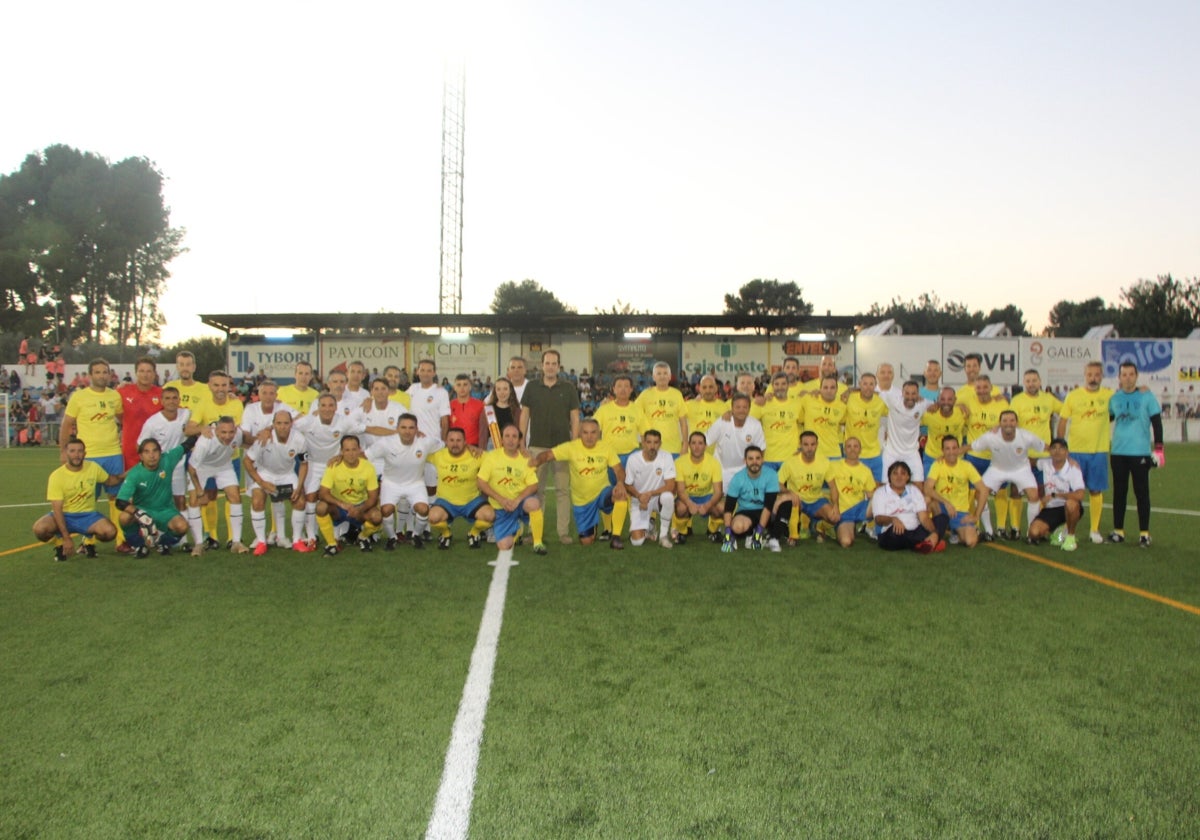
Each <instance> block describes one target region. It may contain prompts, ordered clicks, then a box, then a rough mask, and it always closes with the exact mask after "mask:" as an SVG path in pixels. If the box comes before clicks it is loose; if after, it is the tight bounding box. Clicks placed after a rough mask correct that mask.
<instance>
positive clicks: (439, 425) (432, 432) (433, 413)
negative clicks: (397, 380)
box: [408, 359, 450, 502]
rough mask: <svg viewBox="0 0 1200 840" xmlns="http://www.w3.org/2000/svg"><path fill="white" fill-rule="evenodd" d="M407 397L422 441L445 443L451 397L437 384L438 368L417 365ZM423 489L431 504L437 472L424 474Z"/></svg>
mask: <svg viewBox="0 0 1200 840" xmlns="http://www.w3.org/2000/svg"><path fill="white" fill-rule="evenodd" d="M408 397H409V399H411V400H412V413H413V414H415V415H416V417H417V428H418V429H419V430H420V431H421V432H422V433H423V434H424V435H425V437H429V438H437V439H438V440H445V439H446V432H447V431H449V429H450V395H449V394H448V393H447V392H446V389H445V388H443V387H442V386H441V385H439V384H438V381H437V365H435V364H434V363H433V362H432V361H431V360H429V359H424V360H422V361H421V362H418V363H417V381H416V382H414V383H413V384H412V385H411V386H410V387H409V389H408ZM425 487H426V489H427V490H428V491H429V501H430V502H432V501H433V499H434V496H435V495H436V494H437V468H435V467H433V466H429V468H428V469H427V470H426V472H425Z"/></svg>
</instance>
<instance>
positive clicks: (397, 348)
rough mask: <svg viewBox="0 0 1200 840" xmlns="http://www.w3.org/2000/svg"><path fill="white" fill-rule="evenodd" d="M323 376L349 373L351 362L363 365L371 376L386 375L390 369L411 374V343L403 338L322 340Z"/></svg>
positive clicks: (368, 337)
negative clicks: (409, 351) (374, 372)
mask: <svg viewBox="0 0 1200 840" xmlns="http://www.w3.org/2000/svg"><path fill="white" fill-rule="evenodd" d="M320 358H321V364H320V365H319V368H320V372H321V376H322V377H325V376H328V375H329V374H330V373H331V372H333V371H335V370H340V371H345V370H346V365H348V364H349V363H350V362H362V363H363V364H364V365H366V366H367V371H368V373H370V372H373V371H379V372H380V373H382V372H383V369H384V368H385V367H387V366H388V365H396V366H397V367H399V368H400V369H401V370H405V369H407V370H408V371H409V372H410V373H411V372H412V369H413V364H415V360H414V361H413V363H411V364H410V363H409V357H408V347H407V342H406V341H405V339H404V337H403V336H395V337H391V336H346V337H338V338H322V339H321V357H320Z"/></svg>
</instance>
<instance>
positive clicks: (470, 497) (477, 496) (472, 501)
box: [426, 427, 496, 550]
mask: <svg viewBox="0 0 1200 840" xmlns="http://www.w3.org/2000/svg"><path fill="white" fill-rule="evenodd" d="M426 461H427V462H428V463H430V464H433V466H434V467H435V468H437V475H438V485H437V486H438V491H437V497H436V498H435V499H434V500H433V504H432V505H430V506H429V527H430V528H431V529H432V530H433V532H434V533H435V534H437V536H438V548H439V549H442V550H446V549H449V548H450V523H451V522H453V521H454V520H455V519H466V520H469V521H470V522H472V523H473V524H472V525H471V530H469V531H468V532H467V548H479V546H480V545H482V544H483V534H484V532H485V531H487V529H488V528H490V527H491V525H492V522H494V521H495V519H496V514H495V512H494V510H493V508H492V506H491V505H489V504H488V503H487V499H486V498H485V497H484V496H483V494H482V493H480V492H479V484H478V482H477V480H476V479H478V477H479V467H480V465H481V463H482V459H481V457H480V456H479V454H478V453H475V452H472V451H471V450H469V449H468V448H467V436H466V432H464V431H463V430H462V429H460V428H458V427H455V428H452V429H448V430H447V431H446V446H445V448H443V449H439V450H438V451H437V452H434V453H433V454H432V455H430V456H429V457H428V458H426Z"/></svg>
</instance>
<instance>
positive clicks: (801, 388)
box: [784, 356, 850, 397]
mask: <svg viewBox="0 0 1200 840" xmlns="http://www.w3.org/2000/svg"><path fill="white" fill-rule="evenodd" d="M818 369H819V371H820V372H819V373H818V375H817V377H816V378H815V379H810V380H808V381H807V382H801V381H800V380H799V378H797V379H796V381H795V382H793V383H792V384H791V385H790V386H788V394H789V395H791V396H793V397H795V396H799V395H801V394H806V393H810V392H816V391H820V390H821V383H822V382H823V381H825V379H826V377H830V376H832V377H833V378H834V381H836V382H837V396H838V397H841V396H842V395H844V394H845V393H846V392H847V391H849V390H850V386H848V385H847V384H846V383H845V382H842V381H841V380H840V379H838V369H837V359H836V358H834V357H833V356H822V357H821V363H820V365H819V367H818ZM784 372H785V373H786V372H787V360H786V359H785V360H784ZM797 372H799V363H797Z"/></svg>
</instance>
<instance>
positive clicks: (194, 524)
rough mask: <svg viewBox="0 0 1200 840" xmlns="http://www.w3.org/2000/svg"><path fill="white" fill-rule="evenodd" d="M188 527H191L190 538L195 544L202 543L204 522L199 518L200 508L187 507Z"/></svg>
mask: <svg viewBox="0 0 1200 840" xmlns="http://www.w3.org/2000/svg"><path fill="white" fill-rule="evenodd" d="M187 520H188V527H189V528H191V529H192V539H193V540H194V541H195V543H196V545H203V544H204V522H203V520H201V519H200V508H198V507H189V508H188V509H187Z"/></svg>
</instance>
